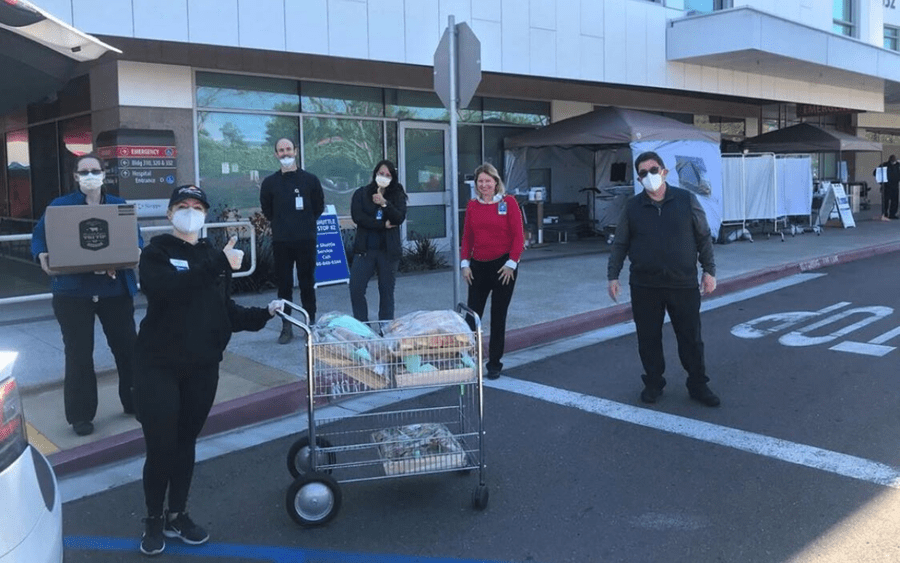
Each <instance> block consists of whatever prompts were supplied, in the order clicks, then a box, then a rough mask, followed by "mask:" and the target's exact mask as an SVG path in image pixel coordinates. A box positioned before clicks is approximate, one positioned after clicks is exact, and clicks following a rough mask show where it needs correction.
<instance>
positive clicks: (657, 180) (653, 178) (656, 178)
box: [641, 174, 663, 193]
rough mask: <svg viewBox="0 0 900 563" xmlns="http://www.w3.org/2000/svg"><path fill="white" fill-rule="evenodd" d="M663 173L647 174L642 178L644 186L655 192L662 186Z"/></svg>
mask: <svg viewBox="0 0 900 563" xmlns="http://www.w3.org/2000/svg"><path fill="white" fill-rule="evenodd" d="M662 183H663V180H662V174H647V175H646V176H644V177H643V178H641V185H642V186H644V189H645V190H647V191H648V192H651V193H652V192H655V191H656V190H658V189H659V187H660V186H662Z"/></svg>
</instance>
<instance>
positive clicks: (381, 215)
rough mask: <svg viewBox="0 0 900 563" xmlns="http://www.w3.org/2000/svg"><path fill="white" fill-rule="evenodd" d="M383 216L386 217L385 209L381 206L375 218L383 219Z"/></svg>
mask: <svg viewBox="0 0 900 563" xmlns="http://www.w3.org/2000/svg"><path fill="white" fill-rule="evenodd" d="M382 217H384V210H382V209H381V208H380V207H379V208H378V212H377V213H375V219H376V220H377V221H381V218H382Z"/></svg>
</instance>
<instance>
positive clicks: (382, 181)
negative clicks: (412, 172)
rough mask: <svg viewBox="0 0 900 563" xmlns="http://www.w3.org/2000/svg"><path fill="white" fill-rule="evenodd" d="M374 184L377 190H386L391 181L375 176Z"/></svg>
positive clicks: (385, 177) (384, 177)
mask: <svg viewBox="0 0 900 563" xmlns="http://www.w3.org/2000/svg"><path fill="white" fill-rule="evenodd" d="M375 183H376V184H378V187H379V188H386V187H388V186H390V185H391V179H390V178H388V177H387V176H375Z"/></svg>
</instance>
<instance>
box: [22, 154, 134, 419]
mask: <svg viewBox="0 0 900 563" xmlns="http://www.w3.org/2000/svg"><path fill="white" fill-rule="evenodd" d="M73 174H74V177H75V183H76V185H77V186H78V187H79V189H78V191H73V192H72V193H70V194H67V195H64V196H62V197H58V198H56V199H54V200H53V201H51V202H50V206H62V205H104V204H123V203H126V201H125V200H124V199H122V198H119V197H116V196H114V195H111V194H108V193H106V190H105V189H104V187H103V185H104V180H105V178H106V174H105V172H104V166H103V161H102V160H101V159H100V158H99V157H98V156H96V155H94V154H86V155H82V156H80V157H78V158H77V159H76V160H75V166H74V170H73ZM45 219H46V217H44V216H42V217H41V219H40V221H38V224H37V225H36V226H35V228H34V232H33V233H32V238H31V253H32V255H33V256H34V258H35V259H36V260H38V261H39V262H40V264H41V268H42V269H43V270H44V271H45V272H46V273H47V275H49V276H50V280H51V282H50V283H51V289H52V292H53V313H54V314H55V315H56V320H57V321H59V328H60V330H61V332H62V337H63V347H64V349H65V357H66V368H65V381H64V384H63V385H64V389H63V396H64V403H65V413H66V421H67V422H68V423H69V424H71V425H72V428H73V430H74V431H75V433H76V434H78V435H79V436H85V435H87V434H90V433H91V432H93V431H94V423H93V420H94V416H95V415H96V414H97V374H96V373H95V372H94V318H95V317H97V318H99V319H100V324H101V326H102V327H103V332H104V334H106V341H107V343H108V344H109V348H110V350H111V351H112V354H113V357H114V358H115V360H116V369H117V370H118V372H119V400H120V401H121V402H122V409H123V410H124V411H125V414H134V400H133V398H132V393H131V385H132V380H133V374H134V343H135V338H136V331H135V325H134V299H133V296H134V294H135V293H136V292H137V283H136V280H135V275H134V270H133V269H123V270H109V271H100V272H86V273H72V274H69V273H67V274H60V273H59V272H55V271H53V270H52V269H51V268H50V265H49V264H50V260H49V258H50V255H49V252H48V248H47V234H46V230H45ZM138 246H143V241H142V239H141V238H140V234H138Z"/></svg>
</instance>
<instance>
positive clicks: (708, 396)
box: [688, 385, 720, 407]
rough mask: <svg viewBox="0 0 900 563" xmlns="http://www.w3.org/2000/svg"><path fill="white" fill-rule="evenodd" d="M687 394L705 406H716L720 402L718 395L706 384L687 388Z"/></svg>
mask: <svg viewBox="0 0 900 563" xmlns="http://www.w3.org/2000/svg"><path fill="white" fill-rule="evenodd" d="M688 395H690V397H691V399H693V400H695V401H697V402H698V403H703V404H704V405H706V406H707V407H718V406H719V403H720V401H719V397H718V396H717V395H716V394H715V393H713V392H712V390H711V389H710V388H709V387H707V386H706V385H704V386H703V387H696V388H694V389H688Z"/></svg>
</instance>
